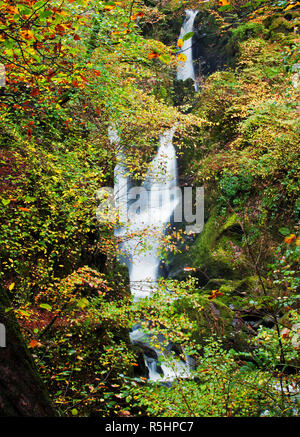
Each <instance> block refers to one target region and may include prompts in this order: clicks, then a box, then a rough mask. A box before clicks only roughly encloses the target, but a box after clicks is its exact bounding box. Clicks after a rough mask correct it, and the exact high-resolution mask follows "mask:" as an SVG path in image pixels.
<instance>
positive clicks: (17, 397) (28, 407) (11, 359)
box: [0, 286, 57, 417]
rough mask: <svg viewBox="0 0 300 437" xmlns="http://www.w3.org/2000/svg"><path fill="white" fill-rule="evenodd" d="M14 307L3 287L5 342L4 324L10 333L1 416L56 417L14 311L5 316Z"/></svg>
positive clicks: (0, 383)
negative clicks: (8, 309) (9, 308)
mask: <svg viewBox="0 0 300 437" xmlns="http://www.w3.org/2000/svg"><path fill="white" fill-rule="evenodd" d="M10 306H11V305H10V302H9V299H8V297H7V295H6V294H5V292H4V291H3V289H2V287H1V286H0V323H1V324H2V326H1V325H0V327H1V328H2V329H1V333H2V343H3V325H4V327H5V334H6V346H5V347H1V339H0V416H1V417H3V416H32V417H34V416H56V415H57V414H56V412H55V410H54V409H53V408H52V406H51V401H50V399H49V397H48V394H47V390H46V388H45V386H44V385H43V382H42V380H41V378H40V376H39V374H38V371H37V368H36V366H35V363H34V361H33V358H32V356H31V355H30V352H29V350H28V349H27V347H26V345H25V342H24V340H23V337H22V335H21V332H20V329H19V325H18V322H17V320H16V318H15V316H14V314H13V312H12V311H9V312H7V313H5V308H8V307H10ZM1 333H0V334H1ZM2 346H3V344H2Z"/></svg>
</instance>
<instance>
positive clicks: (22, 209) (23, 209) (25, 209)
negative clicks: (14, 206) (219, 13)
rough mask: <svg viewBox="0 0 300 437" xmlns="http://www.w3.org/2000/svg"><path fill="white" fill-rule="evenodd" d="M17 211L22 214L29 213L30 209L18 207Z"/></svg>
mask: <svg viewBox="0 0 300 437" xmlns="http://www.w3.org/2000/svg"><path fill="white" fill-rule="evenodd" d="M18 209H19V210H20V211H24V212H29V211H30V209H28V208H23V206H18Z"/></svg>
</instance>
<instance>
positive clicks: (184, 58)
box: [177, 53, 186, 62]
mask: <svg viewBox="0 0 300 437" xmlns="http://www.w3.org/2000/svg"><path fill="white" fill-rule="evenodd" d="M177 59H178V61H181V62H185V61H186V56H185V55H184V54H183V53H180V54H179V55H178V56H177Z"/></svg>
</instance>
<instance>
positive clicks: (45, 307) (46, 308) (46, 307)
mask: <svg viewBox="0 0 300 437" xmlns="http://www.w3.org/2000/svg"><path fill="white" fill-rule="evenodd" d="M40 308H44V309H45V310H47V311H51V310H52V306H51V305H48V304H47V303H41V304H40Z"/></svg>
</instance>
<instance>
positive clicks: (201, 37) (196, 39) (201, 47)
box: [192, 11, 230, 76]
mask: <svg viewBox="0 0 300 437" xmlns="http://www.w3.org/2000/svg"><path fill="white" fill-rule="evenodd" d="M228 40H229V33H228V32H226V33H225V32H224V34H223V33H222V32H221V30H220V27H219V24H218V23H217V22H216V20H215V18H214V17H213V16H212V15H209V14H208V13H207V12H205V11H203V12H199V13H198V14H197V16H196V19H195V22H194V36H193V40H192V45H193V47H192V48H193V59H194V68H195V74H196V76H200V75H202V76H208V75H209V74H211V73H213V72H215V71H217V70H219V69H221V68H223V67H224V66H225V65H228V64H229V62H230V57H229V54H228V53H227V48H226V44H227V43H228Z"/></svg>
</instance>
